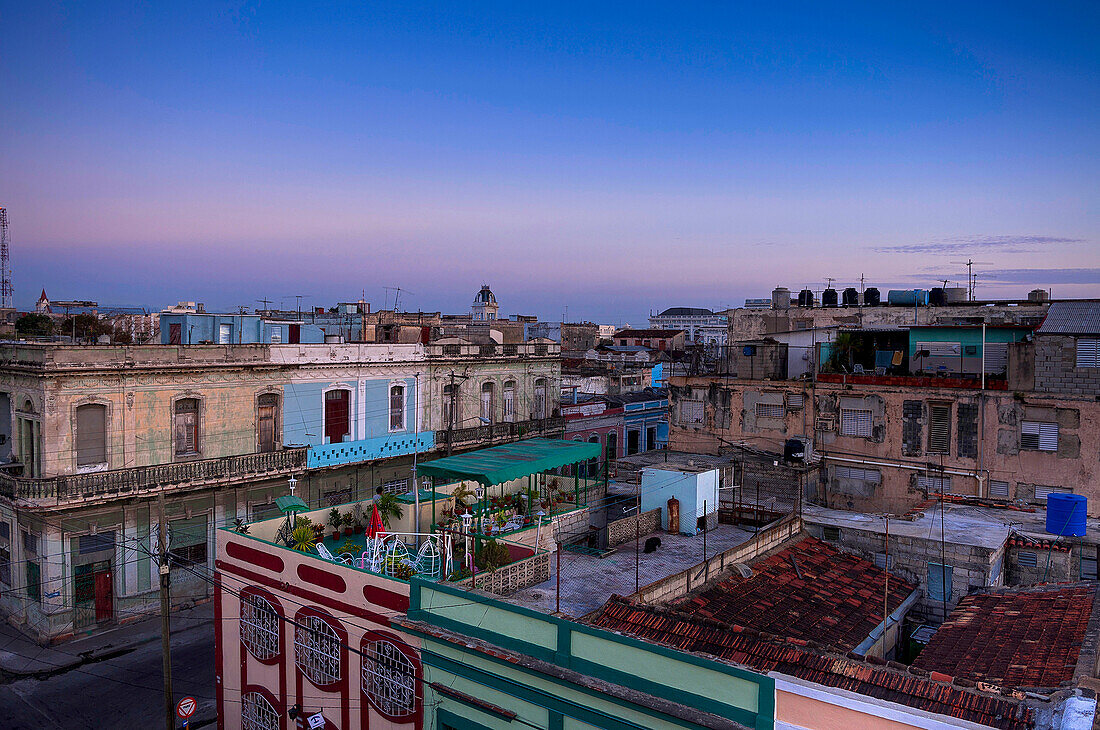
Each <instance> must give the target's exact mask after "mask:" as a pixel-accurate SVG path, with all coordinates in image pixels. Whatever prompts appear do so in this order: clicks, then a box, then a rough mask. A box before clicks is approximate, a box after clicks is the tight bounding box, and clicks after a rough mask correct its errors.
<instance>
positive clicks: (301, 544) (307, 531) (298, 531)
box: [290, 525, 317, 553]
mask: <svg viewBox="0 0 1100 730" xmlns="http://www.w3.org/2000/svg"><path fill="white" fill-rule="evenodd" d="M290 547H291V549H293V550H297V551H298V552H300V553H312V552H314V551H315V550H316V549H317V541H316V540H314V539H313V528H312V527H308V526H306V525H301V526H299V527H295V528H294V531H293V532H291V533H290Z"/></svg>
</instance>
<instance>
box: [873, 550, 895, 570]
mask: <svg viewBox="0 0 1100 730" xmlns="http://www.w3.org/2000/svg"><path fill="white" fill-rule="evenodd" d="M875 567H876V568H878V569H879V570H893V568H894V556H893V555H887V554H886V553H875Z"/></svg>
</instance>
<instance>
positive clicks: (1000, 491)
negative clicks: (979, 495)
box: [989, 479, 1008, 499]
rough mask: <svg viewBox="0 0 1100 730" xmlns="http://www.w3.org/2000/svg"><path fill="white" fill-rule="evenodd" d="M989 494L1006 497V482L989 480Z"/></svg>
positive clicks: (1001, 497)
mask: <svg viewBox="0 0 1100 730" xmlns="http://www.w3.org/2000/svg"><path fill="white" fill-rule="evenodd" d="M989 496H990V497H998V498H1000V499H1008V482H1002V481H999V480H997V479H991V480H990V482H989Z"/></svg>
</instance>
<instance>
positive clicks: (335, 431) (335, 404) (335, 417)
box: [325, 390, 351, 444]
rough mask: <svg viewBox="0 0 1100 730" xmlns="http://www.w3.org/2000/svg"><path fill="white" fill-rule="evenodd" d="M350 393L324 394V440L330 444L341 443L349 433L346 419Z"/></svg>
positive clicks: (334, 391)
mask: <svg viewBox="0 0 1100 730" xmlns="http://www.w3.org/2000/svg"><path fill="white" fill-rule="evenodd" d="M350 402H351V391H349V390H330V391H328V392H326V393H325V438H326V439H328V442H329V443H330V444H339V443H343V442H344V440H345V439H346V438H347V437H348V435H349V434H350V433H351V430H350V428H349V426H350V425H351V422H350V420H349V419H348V413H349V404H350Z"/></svg>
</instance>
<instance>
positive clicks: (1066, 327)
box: [1036, 301, 1100, 335]
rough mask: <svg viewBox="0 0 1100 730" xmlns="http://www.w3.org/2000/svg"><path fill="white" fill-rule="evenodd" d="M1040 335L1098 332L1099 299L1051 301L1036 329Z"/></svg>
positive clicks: (1089, 333) (1099, 327)
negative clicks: (1044, 317) (1045, 314)
mask: <svg viewBox="0 0 1100 730" xmlns="http://www.w3.org/2000/svg"><path fill="white" fill-rule="evenodd" d="M1036 333H1037V334H1040V335H1095V334H1100V301H1078V302H1053V303H1052V304H1051V305H1050V308H1049V309H1047V316H1046V319H1044V320H1043V323H1042V324H1041V325H1040V326H1039V329H1037V330H1036Z"/></svg>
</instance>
